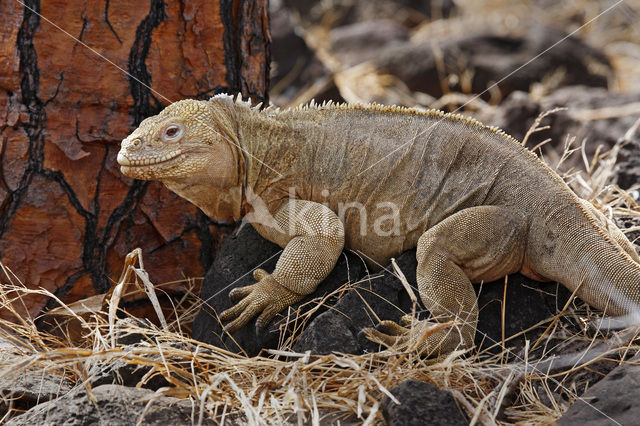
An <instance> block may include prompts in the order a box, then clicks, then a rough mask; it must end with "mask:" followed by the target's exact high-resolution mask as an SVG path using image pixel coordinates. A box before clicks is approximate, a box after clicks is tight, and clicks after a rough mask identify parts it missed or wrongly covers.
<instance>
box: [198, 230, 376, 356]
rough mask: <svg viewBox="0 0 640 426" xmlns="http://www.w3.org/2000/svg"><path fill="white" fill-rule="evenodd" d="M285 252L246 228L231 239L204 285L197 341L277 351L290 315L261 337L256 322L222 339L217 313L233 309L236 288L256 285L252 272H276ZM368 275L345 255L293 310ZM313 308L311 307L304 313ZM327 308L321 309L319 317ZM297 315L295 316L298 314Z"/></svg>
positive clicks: (283, 314) (282, 315) (254, 351)
mask: <svg viewBox="0 0 640 426" xmlns="http://www.w3.org/2000/svg"><path fill="white" fill-rule="evenodd" d="M280 252H281V249H280V247H278V246H277V245H275V244H273V243H270V242H268V241H266V240H265V239H263V238H262V237H261V236H260V235H259V234H258V233H257V232H256V231H255V229H253V227H252V226H250V225H246V226H244V227H243V228H242V229H240V231H239V232H238V233H237V234H236V235H233V236H230V237H228V238H227V239H226V240H225V242H224V243H223V244H222V247H221V248H220V252H219V253H218V255H217V256H216V259H215V261H214V263H213V266H212V267H211V269H210V270H209V271H208V272H207V275H206V276H205V278H204V281H203V283H202V292H201V298H202V300H203V301H204V304H203V307H202V309H201V310H200V312H199V313H198V315H197V317H196V319H195V320H194V323H193V337H194V338H195V339H197V340H200V341H202V342H206V343H210V344H213V345H216V346H220V347H226V348H227V349H229V350H232V351H240V350H244V351H245V352H246V353H247V354H248V355H250V356H251V355H256V354H257V353H258V352H259V351H260V349H262V348H274V347H276V344H277V343H278V341H279V337H280V327H281V325H283V324H284V323H285V322H286V321H287V318H286V315H287V311H283V312H281V313H280V314H279V315H278V316H276V319H274V320H273V321H272V322H271V323H270V324H269V325H268V326H267V327H266V328H265V329H264V330H262V331H261V332H260V335H257V334H256V329H255V325H254V324H255V320H252V321H251V322H250V323H249V324H247V325H246V326H245V327H243V328H242V329H240V330H238V331H237V332H235V333H234V334H233V339H234V341H232V340H231V339H229V338H228V336H226V337H224V338H222V336H223V334H222V327H221V325H220V323H219V321H218V320H217V316H216V313H218V314H220V313H222V312H223V311H224V310H225V309H227V308H230V307H231V306H233V304H232V302H231V300H230V299H229V292H230V291H231V290H232V289H233V288H235V287H241V286H246V285H250V284H253V283H254V279H253V276H252V271H253V270H254V269H256V268H263V269H265V270H267V271H268V272H271V271H273V268H274V267H275V264H276V262H277V260H278V257H279V255H280ZM362 275H364V263H363V262H362V261H361V260H360V259H359V258H358V257H356V256H354V255H352V254H349V253H343V254H342V255H341V256H340V258H339V259H338V263H337V264H336V267H335V268H334V269H333V271H332V272H331V274H329V276H328V277H327V278H326V279H325V280H324V281H323V282H322V283H320V285H319V286H318V288H317V290H316V292H315V293H313V294H311V295H310V296H308V297H306V298H305V299H303V300H302V301H301V302H298V303H296V304H294V305H293V306H292V309H294V310H295V309H297V308H298V307H299V306H300V305H303V304H305V303H307V302H308V301H310V300H312V299H313V298H315V297H318V296H322V295H324V294H327V293H330V292H332V291H334V290H336V289H338V288H339V287H340V286H342V285H343V284H345V283H348V282H355V281H356V280H357V279H358V278H360V277H361V276H362ZM312 307H313V306H311V305H308V306H306V307H305V308H304V309H303V312H305V311H307V310H310V309H311V308H312ZM324 309H326V308H321V309H319V310H318V311H317V312H316V315H318V314H320V313H322V312H323V311H324ZM294 315H295V314H294Z"/></svg>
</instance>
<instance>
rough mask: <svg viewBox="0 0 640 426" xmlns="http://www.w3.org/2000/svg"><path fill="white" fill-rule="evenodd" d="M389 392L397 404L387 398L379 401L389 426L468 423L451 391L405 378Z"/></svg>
mask: <svg viewBox="0 0 640 426" xmlns="http://www.w3.org/2000/svg"><path fill="white" fill-rule="evenodd" d="M390 391H391V393H392V394H393V396H395V397H396V399H397V400H398V401H400V405H398V404H396V403H395V402H393V400H391V398H389V397H387V398H385V400H384V402H383V403H382V414H383V415H384V418H385V420H386V421H387V424H388V425H389V426H394V425H411V426H418V425H443V426H444V425H447V426H449V425H466V424H468V422H467V420H466V418H465V416H464V415H463V414H462V413H461V412H460V409H459V408H458V406H457V405H456V402H455V400H454V399H453V396H452V395H451V393H450V392H448V391H444V390H440V389H438V388H437V387H435V386H434V385H432V384H429V383H425V382H419V381H416V380H407V381H404V382H402V383H401V384H399V385H398V386H396V387H395V388H393V389H391V390H390Z"/></svg>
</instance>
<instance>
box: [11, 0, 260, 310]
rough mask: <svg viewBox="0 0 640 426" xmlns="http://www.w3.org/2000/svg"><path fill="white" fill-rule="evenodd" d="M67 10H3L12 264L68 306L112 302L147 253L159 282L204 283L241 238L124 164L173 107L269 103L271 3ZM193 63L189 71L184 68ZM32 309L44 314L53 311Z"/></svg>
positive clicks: (41, 303) (35, 4) (38, 301)
mask: <svg viewBox="0 0 640 426" xmlns="http://www.w3.org/2000/svg"><path fill="white" fill-rule="evenodd" d="M63 3H64V4H56V5H50V4H48V3H47V2H43V3H41V2H40V1H39V0H28V1H26V2H25V5H26V6H25V7H22V6H21V5H20V3H19V2H2V4H0V21H2V26H1V27H0V32H1V33H2V34H0V35H1V37H0V51H3V52H11V51H13V53H14V55H13V57H7V61H8V65H9V66H7V67H4V69H3V70H0V174H1V178H2V179H1V182H0V260H1V261H2V262H3V264H5V265H6V266H8V267H10V268H11V269H12V271H13V272H14V273H15V274H16V275H17V276H18V277H19V278H20V279H21V280H22V281H23V282H24V283H25V284H26V285H27V287H31V288H37V287H43V288H45V289H47V290H49V291H51V292H53V293H55V294H56V295H57V296H58V297H60V298H61V299H62V300H64V301H66V302H71V301H73V300H77V299H80V298H84V297H87V296H91V295H93V294H97V293H101V292H104V291H106V290H107V289H108V288H109V286H110V285H111V284H110V281H109V279H110V278H111V279H114V278H117V277H118V275H119V272H120V271H119V268H120V267H121V265H122V260H123V258H124V255H125V254H126V253H127V252H128V251H130V250H132V249H133V248H135V247H138V246H139V247H141V248H142V249H143V253H145V254H147V256H145V266H146V267H147V269H148V270H149V272H150V274H151V277H152V279H153V280H154V281H155V282H158V283H160V282H165V281H170V280H176V279H180V278H182V277H183V276H201V275H202V274H203V272H204V271H205V270H206V269H207V268H208V267H209V266H210V265H211V263H212V261H213V256H214V255H215V252H214V251H215V248H216V247H217V245H218V242H219V238H220V236H221V235H222V234H224V233H228V232H230V230H231V227H225V226H219V225H216V224H214V223H213V222H212V221H211V220H209V219H208V218H207V217H206V216H205V215H203V214H202V213H201V212H200V211H198V210H197V209H196V208H195V207H194V206H192V205H190V204H189V203H187V202H185V201H184V200H181V199H179V198H178V197H176V196H174V195H173V194H171V193H170V192H168V191H167V190H166V189H164V188H163V187H161V186H160V185H159V184H157V183H153V182H152V183H148V182H141V181H133V180H130V179H127V178H125V177H123V176H122V175H121V174H120V173H119V170H118V167H117V165H116V162H115V157H116V154H117V151H118V148H119V146H118V145H119V141H120V140H121V139H122V138H123V137H124V136H126V135H127V134H128V133H129V132H130V131H131V130H132V129H133V128H135V127H136V126H137V124H139V123H140V122H141V121H142V120H143V119H144V118H146V117H148V116H150V115H153V114H156V113H157V112H159V111H160V110H161V109H162V108H163V107H164V106H165V105H166V104H167V101H166V99H164V98H163V96H166V98H169V99H172V100H177V99H182V98H185V97H199V98H207V97H209V96H211V95H213V94H216V93H220V92H231V93H237V92H242V93H243V95H244V96H246V97H252V98H253V99H254V100H256V101H259V100H266V90H267V85H268V39H269V35H268V30H267V22H266V7H267V4H266V3H267V2H266V0H259V1H256V2H252V4H251V5H250V6H247V5H246V4H243V2H239V1H236V2H229V1H225V0H222V1H220V2H219V3H218V2H207V1H206V0H199V1H198V0H194V1H183V2H181V4H178V2H166V3H165V2H164V1H162V0H150V1H149V2H141V3H139V4H138V3H136V4H135V5H129V6H128V7H127V8H124V9H123V8H116V7H114V4H113V3H112V4H110V1H109V0H105V2H104V3H102V4H97V3H95V2H88V1H84V2H81V1H77V0H66V1H63ZM39 14H42V15H43V16H45V17H47V18H48V19H50V20H51V21H53V22H55V23H56V24H57V25H59V26H60V27H62V28H63V29H64V30H65V31H68V32H69V33H70V34H76V35H78V34H80V35H81V37H82V39H83V42H85V43H87V44H88V45H89V46H91V47H92V48H94V49H96V50H97V51H99V52H101V53H102V54H103V55H104V56H106V57H107V58H109V59H110V60H112V61H113V62H115V63H116V64H118V65H119V66H120V67H122V68H124V69H126V70H127V71H128V73H129V75H125V74H123V73H121V72H120V71H119V70H117V69H115V68H114V67H112V66H111V65H109V64H107V63H106V62H105V61H103V60H101V59H99V58H96V56H95V55H94V54H93V53H92V52H90V51H88V50H87V49H86V48H84V47H83V46H81V45H79V44H78V43H77V41H75V40H73V39H71V38H69V37H68V36H66V35H65V34H63V33H62V32H61V31H59V30H57V29H56V28H55V27H53V26H52V25H50V24H48V23H46V22H45V21H44V20H41V19H40V18H39V16H38V15H39ZM228 48H232V51H229V50H228ZM185 52H186V55H187V58H188V59H189V61H184V60H179V59H180V58H182V57H183V55H185ZM185 62H186V63H185ZM149 87H152V88H153V89H154V91H157V92H158V93H161V94H162V95H163V96H157V95H156V94H154V91H152V90H150V89H149ZM43 99H44V100H45V101H43ZM1 279H2V281H3V282H6V281H7V279H6V277H2V278H1ZM172 290H173V291H177V292H179V291H180V288H179V287H174V288H173V289H172ZM25 302H26V304H27V307H28V310H29V312H30V313H31V314H32V315H34V314H37V313H38V312H40V311H41V310H42V309H43V308H46V307H53V306H54V303H53V302H51V301H48V300H47V299H46V298H43V297H27V298H26V299H25ZM18 311H19V312H20V308H19V307H18ZM0 316H2V317H7V318H8V317H9V316H8V312H7V311H0Z"/></svg>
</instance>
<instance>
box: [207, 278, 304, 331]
mask: <svg viewBox="0 0 640 426" xmlns="http://www.w3.org/2000/svg"><path fill="white" fill-rule="evenodd" d="M253 278H255V279H256V280H257V281H258V282H257V283H255V284H252V285H249V286H246V287H238V288H234V289H233V290H231V292H230V293H229V298H230V299H231V300H232V301H234V302H237V303H236V304H235V305H234V306H233V307H231V308H229V309H227V310H226V311H224V312H223V313H222V314H220V319H221V320H222V321H230V320H233V321H231V322H230V323H229V324H227V326H226V327H225V330H226V331H228V332H229V333H232V332H234V331H236V330H238V329H240V328H242V327H243V326H244V325H245V324H247V323H248V322H249V320H251V318H253V317H255V316H256V315H258V314H260V316H259V317H258V319H257V320H256V327H260V328H263V327H265V326H266V325H267V324H269V322H271V320H272V319H273V317H275V316H276V314H277V313H278V312H280V311H281V310H283V309H284V308H286V307H287V306H289V305H291V304H292V303H295V302H298V301H299V300H301V299H302V298H303V297H304V295H302V294H298V293H294V292H293V291H291V290H289V289H287V288H286V287H284V286H282V285H280V284H279V283H278V282H277V281H276V280H275V279H274V278H273V277H272V276H271V274H268V273H267V272H266V271H265V270H264V269H256V270H255V271H253Z"/></svg>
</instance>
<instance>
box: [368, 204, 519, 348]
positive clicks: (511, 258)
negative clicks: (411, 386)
mask: <svg viewBox="0 0 640 426" xmlns="http://www.w3.org/2000/svg"><path fill="white" fill-rule="evenodd" d="M525 241H526V224H525V221H524V219H523V218H522V217H521V216H520V215H518V214H517V213H515V212H514V211H512V210H510V209H508V208H506V207H497V206H479V207H472V208H468V209H465V210H462V211H460V212H458V213H456V214H454V215H452V216H450V217H449V218H447V219H445V220H443V221H442V222H440V223H439V224H437V225H436V226H434V227H433V228H431V229H429V230H427V231H426V232H425V233H424V234H423V235H422V236H421V237H420V240H419V241H418V247H417V252H416V257H417V259H418V269H417V282H418V290H419V292H420V298H421V299H422V302H423V303H424V305H425V307H426V308H427V309H428V310H429V312H430V313H431V315H433V317H434V318H435V319H436V320H437V321H438V322H439V323H440V324H442V323H445V322H447V321H453V324H454V325H453V326H452V327H446V328H445V327H442V326H437V324H434V323H432V322H427V321H418V322H416V321H414V322H413V324H411V325H410V326H408V327H407V328H402V327H399V326H398V327H391V326H389V324H386V323H384V322H383V324H382V327H381V329H380V330H371V329H368V330H367V331H365V334H366V335H367V336H368V337H370V338H372V340H375V341H379V342H382V343H385V344H387V345H390V344H393V343H399V344H402V343H403V342H406V343H407V344H410V343H411V342H410V341H411V340H415V339H419V340H420V341H419V342H417V343H418V347H417V349H418V350H419V352H421V353H422V354H424V355H429V356H438V355H444V354H446V353H449V352H451V351H453V350H455V349H456V348H458V347H460V348H467V347H471V346H472V345H473V339H474V336H475V332H476V325H477V323H478V302H477V299H476V294H475V292H474V290H473V286H472V285H471V282H472V281H473V282H479V281H483V280H484V281H491V280H495V279H498V278H500V277H503V276H505V275H507V274H510V273H514V272H518V271H519V270H520V269H521V267H522V262H523V258H524V247H525ZM403 322H404V323H405V324H406V325H408V324H407V323H408V322H407V321H406V320H405V321H403ZM434 325H435V326H436V327H437V328H436V329H435V330H436V331H433V330H430V328H431V327H432V326H434ZM409 330H410V331H409ZM408 334H409V335H410V338H409V339H407V335H408ZM425 336H426V337H425ZM413 343H414V344H415V343H416V342H413Z"/></svg>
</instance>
